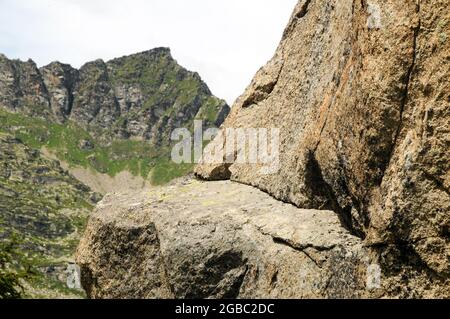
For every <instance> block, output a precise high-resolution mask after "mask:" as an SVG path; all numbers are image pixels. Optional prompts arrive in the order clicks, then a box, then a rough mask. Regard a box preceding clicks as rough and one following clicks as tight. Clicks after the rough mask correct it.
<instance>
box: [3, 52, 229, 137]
mask: <svg viewBox="0 0 450 319" xmlns="http://www.w3.org/2000/svg"><path fill="white" fill-rule="evenodd" d="M0 69H1V71H2V72H1V75H0V84H1V85H0V107H3V108H6V109H7V110H10V111H20V112H22V111H23V112H24V113H25V114H40V115H41V116H45V117H47V118H49V119H51V120H56V121H57V122H60V123H64V122H66V121H68V120H70V121H73V122H75V123H76V124H77V125H80V126H81V127H83V128H85V129H86V130H88V131H89V132H90V133H92V134H93V135H95V136H96V137H98V138H99V139H101V140H103V141H104V142H105V143H109V142H111V141H112V140H113V139H115V138H125V139H127V138H130V137H134V138H138V139H145V140H150V141H151V142H152V143H153V144H154V145H167V144H168V143H169V137H170V133H171V131H172V130H173V129H174V128H176V127H181V126H190V123H191V122H192V120H193V119H194V118H199V119H204V120H205V121H206V122H207V125H212V126H219V125H220V124H222V122H223V120H224V119H225V117H226V115H228V112H229V107H228V105H227V104H226V103H225V102H224V101H223V100H220V99H217V98H216V97H214V96H212V94H211V91H210V90H209V88H208V86H207V85H206V84H205V83H204V82H203V81H202V79H201V78H200V76H199V75H198V73H195V72H190V71H188V70H186V69H184V68H183V67H182V66H180V65H179V64H178V63H177V62H176V61H175V60H174V59H173V57H172V55H171V52H170V49H169V48H156V49H152V50H149V51H145V52H141V53H136V54H133V55H130V56H124V57H121V58H117V59H113V60H111V61H108V62H104V61H103V60H101V59H98V60H95V61H92V62H88V63H86V64H84V65H83V66H82V67H81V68H80V69H79V70H77V69H74V68H72V67H71V66H70V65H67V64H63V63H60V62H53V63H50V64H49V65H47V66H44V67H42V68H41V69H40V70H39V69H38V68H37V67H36V65H35V63H34V62H32V61H29V62H21V61H11V60H8V59H7V58H6V57H5V56H2V57H1V58H0Z"/></svg>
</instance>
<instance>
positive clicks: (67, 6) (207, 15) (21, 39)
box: [0, 0, 297, 103]
mask: <svg viewBox="0 0 450 319" xmlns="http://www.w3.org/2000/svg"><path fill="white" fill-rule="evenodd" d="M296 3H297V0H121V1H119V0H0V53H4V54H6V55H7V56H8V57H9V58H19V59H22V60H27V59H28V58H32V59H33V60H34V61H35V62H36V63H37V64H38V65H39V66H43V65H46V64H48V63H50V62H52V61H55V60H58V61H61V62H64V63H69V64H71V65H73V66H74V67H80V66H81V65H82V64H84V63H85V62H87V61H91V60H95V59H97V58H102V59H104V60H109V59H111V58H114V57H120V56H123V55H127V54H131V53H136V52H140V51H145V50H149V49H152V48H154V47H160V46H166V47H170V48H171V49H172V54H173V56H174V58H175V59H176V60H178V62H179V63H180V64H181V65H183V66H185V67H186V68H188V69H190V70H193V71H197V72H199V73H200V75H201V76H202V78H203V79H204V80H205V81H206V83H207V84H208V85H209V87H210V88H211V90H212V91H213V93H214V94H215V95H217V96H218V97H221V98H224V99H226V100H227V101H228V102H229V103H232V102H233V101H234V99H235V98H237V97H238V96H239V95H240V94H241V93H242V92H243V91H244V89H245V87H246V86H247V85H248V84H249V83H250V81H251V79H252V77H253V75H254V74H255V72H256V71H257V70H258V69H259V68H260V67H261V66H262V65H264V64H265V63H266V62H267V61H268V60H269V59H270V58H271V57H272V55H273V53H274V52H275V49H276V47H277V45H278V43H279V41H280V38H281V35H282V32H283V30H284V28H285V26H286V24H287V22H288V20H289V16H290V14H291V12H292V10H293V8H294V6H295V4H296Z"/></svg>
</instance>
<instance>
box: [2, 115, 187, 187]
mask: <svg viewBox="0 0 450 319" xmlns="http://www.w3.org/2000/svg"><path fill="white" fill-rule="evenodd" d="M0 132H3V133H8V134H11V135H13V136H15V137H17V138H19V139H20V140H22V141H23V142H24V143H25V144H26V145H28V146H30V147H32V148H35V149H41V148H42V147H45V148H47V149H48V150H49V151H51V152H52V153H54V154H55V155H56V156H57V157H58V159H60V160H63V161H65V162H67V163H68V164H69V165H72V166H80V167H83V168H92V169H94V170H95V171H98V172H100V173H105V174H108V175H110V176H115V175H116V174H118V173H119V172H121V171H124V170H128V171H130V172H131V173H132V174H133V175H135V176H137V175H139V176H142V177H143V178H148V179H150V181H151V182H152V184H155V185H161V184H164V183H167V182H169V181H170V180H172V179H174V178H177V177H180V176H184V175H186V174H187V173H188V172H190V171H191V170H192V166H193V165H191V164H185V165H177V164H174V163H172V162H171V161H170V148H169V147H165V148H164V147H160V148H158V149H157V150H155V147H154V146H152V145H150V143H148V142H147V141H134V140H115V141H113V142H111V143H110V145H108V146H103V145H102V144H101V143H100V142H99V141H97V140H96V139H95V138H94V137H92V135H91V134H89V133H88V132H87V131H86V130H84V129H83V128H81V127H79V126H77V125H76V124H75V123H73V122H67V123H65V124H58V123H52V122H48V121H47V120H44V119H39V118H31V117H28V116H25V115H22V114H19V113H9V112H7V111H4V110H1V109H0ZM86 145H88V146H86Z"/></svg>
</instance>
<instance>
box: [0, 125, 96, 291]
mask: <svg viewBox="0 0 450 319" xmlns="http://www.w3.org/2000/svg"><path fill="white" fill-rule="evenodd" d="M97 198H98V196H97V195H96V194H94V193H92V192H91V190H90V189H89V188H88V187H87V186H85V185H83V184H82V183H80V182H79V181H77V180H76V179H74V178H73V177H72V176H70V175H69V174H68V173H67V172H66V171H65V170H63V169H62V168H61V166H60V165H59V163H58V162H57V161H51V160H48V159H45V158H43V157H42V156H41V154H40V152H39V151H36V150H33V149H31V148H29V147H27V146H26V145H24V144H23V143H22V141H20V140H18V139H16V138H14V137H12V136H10V135H7V134H2V133H0V238H1V239H2V241H3V240H6V239H7V238H11V237H12V236H13V235H14V236H18V238H19V242H20V252H21V256H20V257H19V258H17V260H15V262H16V263H17V264H18V265H20V264H22V263H26V264H30V265H31V266H32V267H33V268H34V269H35V270H38V272H37V275H36V276H33V277H32V278H31V280H30V281H29V282H28V284H27V285H26V286H27V288H28V289H27V290H26V294H27V295H29V296H32V297H38V296H51V295H55V294H56V296H61V295H62V296H64V295H69V296H70V295H73V294H79V292H76V291H70V290H68V289H66V288H64V286H63V284H62V283H60V281H59V280H63V279H65V276H64V270H65V268H66V264H67V262H68V261H71V260H72V254H73V252H74V249H75V247H76V245H77V244H78V240H79V237H80V235H81V233H82V231H83V230H84V225H85V222H86V219H87V217H88V215H89V212H90V211H91V210H92V207H93V204H95V201H96V200H97ZM49 291H51V293H50V294H49Z"/></svg>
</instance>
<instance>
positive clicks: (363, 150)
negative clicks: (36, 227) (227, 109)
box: [78, 0, 450, 298]
mask: <svg viewBox="0 0 450 319" xmlns="http://www.w3.org/2000/svg"><path fill="white" fill-rule="evenodd" d="M449 12H450V10H449V3H448V1H445V0H442V1H440V0H436V1H420V0H418V1H406V0H404V1H397V0H396V1H377V0H370V1H352V0H339V1H337V0H336V1H322V0H301V1H299V3H298V4H297V6H296V8H295V10H294V13H293V15H292V18H291V20H290V22H289V24H288V26H287V28H286V30H285V32H284V35H283V38H282V40H281V43H280V46H279V47H278V49H277V51H276V53H275V56H274V58H273V59H272V60H271V61H270V62H269V63H268V64H267V65H266V66H264V67H263V68H262V69H261V70H260V71H259V72H258V73H257V75H256V76H255V78H254V80H253V81H252V83H251V85H250V86H249V87H248V88H247V90H246V91H245V93H244V94H243V95H242V96H241V97H240V98H239V99H238V100H237V102H236V103H235V105H234V107H233V108H232V111H231V114H230V115H229V117H228V118H227V119H226V121H225V123H224V125H223V130H226V129H227V128H280V145H279V150H280V170H279V171H278V172H277V173H275V174H263V173H261V170H260V169H261V165H255V164H243V163H231V162H232V159H235V157H236V155H237V153H239V152H236V153H229V154H225V157H224V158H225V159H226V161H224V163H220V164H211V163H208V162H207V159H208V157H210V156H212V155H213V154H205V161H204V163H203V164H202V165H199V166H198V167H197V168H196V174H197V176H198V177H200V178H203V179H206V180H218V179H231V180H232V181H235V182H239V183H243V184H248V185H252V186H254V187H256V188H259V189H260V190H262V191H264V192H266V193H268V194H270V195H272V196H273V197H274V198H276V199H278V200H281V201H283V202H287V203H291V204H294V205H295V206H297V207H299V208H302V209H319V210H323V209H326V210H330V211H333V212H329V214H336V216H338V217H339V218H340V221H341V225H342V226H340V225H337V224H334V226H333V227H334V231H337V232H338V234H337V235H336V237H333V238H329V237H327V234H329V232H331V231H332V230H330V229H329V226H326V225H327V223H329V218H331V217H328V216H327V215H326V214H325V216H324V214H322V213H320V214H318V215H316V217H315V218H317V219H318V220H319V222H314V223H313V222H308V221H307V220H305V219H307V218H303V217H301V216H304V215H305V211H303V210H301V209H298V210H297V211H295V210H294V209H293V208H292V207H291V206H289V208H288V207H286V206H283V205H281V206H280V204H279V203H277V202H275V203H270V202H267V205H268V207H271V208H270V209H269V212H266V213H263V215H264V214H267V216H265V217H264V223H263V225H264V226H263V227H259V226H258V225H259V222H258V218H256V219H255V218H254V216H253V214H254V213H253V212H254V211H255V210H262V211H264V209H262V208H260V206H259V199H258V198H259V197H258V196H259V195H258V196H254V195H252V193H251V192H252V191H253V190H252V188H250V187H249V188H242V187H241V186H240V185H237V184H234V183H227V184H216V182H210V183H209V184H207V185H208V186H206V187H207V189H208V190H209V191H210V192H213V193H214V195H211V196H210V195H205V196H206V197H207V198H206V199H205V201H206V202H202V200H201V199H199V201H200V204H198V203H193V204H192V203H191V201H186V203H180V202H178V201H177V200H175V196H176V195H175V193H174V191H173V190H172V189H162V190H160V191H161V193H162V194H164V195H162V196H161V197H160V198H156V199H155V198H153V197H152V196H148V194H147V196H145V195H144V199H141V198H139V199H136V201H132V200H130V199H127V200H128V201H131V202H133V204H130V203H128V204H125V208H123V206H122V203H124V199H123V198H121V197H119V198H117V199H115V200H114V199H108V200H107V201H105V202H104V203H103V204H101V205H100V207H99V208H98V210H97V212H95V213H94V214H93V217H92V219H91V221H90V223H89V226H88V230H87V233H86V235H85V237H84V239H83V241H82V245H81V246H80V249H79V255H78V261H79V262H80V264H81V266H82V269H83V282H84V286H85V287H86V289H87V291H88V292H89V293H90V296H91V297H111V296H114V297H167V296H174V297H211V296H213V297H214V296H222V297H223V296H232V297H261V296H263V297H270V296H272V297H273V296H275V297H302V296H306V297H311V296H313V297H335V296H339V297H400V298H411V297H419V298H429V297H441V298H448V297H449V296H450V237H449V229H450V193H449V187H450V184H449V183H450V154H449V150H450V147H449V146H450V139H449V136H450V135H449V134H450V131H449V128H450V96H449V92H450V81H449V79H450V55H449V54H450V42H449V40H448V36H449V26H448V23H449V21H450V16H449ZM213 143H215V144H217V145H218V146H219V147H222V146H223V145H222V144H223V143H224V139H223V138H218V139H216V141H215V142H213ZM225 149H226V148H225ZM238 151H239V150H238ZM230 159H231V161H230ZM218 185H220V187H219V186H218ZM224 185H227V186H224ZM202 187H203V186H202ZM238 190H239V191H238ZM235 191H236V192H239V193H240V194H241V196H245V195H244V194H247V195H248V196H249V197H252V196H254V197H253V198H254V202H251V201H239V200H236V198H233V196H228V195H227V194H228V192H232V193H233V192H235ZM199 192H200V193H201V191H200V190H199ZM195 194H196V191H193V195H192V197H193V198H196V197H195ZM210 197H211V198H210ZM191 205H193V206H191ZM198 205H200V206H201V207H202V208H201V209H200V211H201V212H205V214H206V216H205V215H203V214H198V215H196V214H194V213H192V214H189V212H190V211H191V210H195V209H196V208H197V206H198ZM291 210H292V212H291ZM197 211H198V210H197ZM165 212H170V215H171V216H174V215H175V217H171V218H174V219H177V218H179V219H180V220H179V221H178V222H174V226H169V227H168V230H167V228H165V227H166V226H167V223H166V220H167V218H168V217H165V216H164V214H165ZM283 213H286V216H292V217H290V218H287V219H286V220H284V221H283V222H281V224H279V223H280V221H279V220H278V218H277V216H279V215H280V214H281V215H283ZM128 214H129V215H128ZM185 214H188V215H189V216H187V221H186V220H184V219H183V217H182V216H185ZM215 214H217V216H216V215H215ZM230 215H233V216H238V217H236V218H237V219H235V218H234V217H233V218H231V217H230ZM306 215H307V214H306ZM176 216H178V217H176ZM270 216H272V219H271V218H270ZM297 218H298V219H297ZM216 219H217V221H216ZM236 220H238V221H237V222H236ZM136 223H137V224H138V225H139V227H138V226H136ZM324 225H325V226H324ZM333 227H332V228H333ZM342 227H343V228H345V229H343V228H342ZM287 228H289V229H287ZM105 229H108V231H105ZM204 229H205V230H204ZM206 229H210V233H208V235H206V234H205V236H200V235H199V236H197V235H198V233H197V232H200V233H201V234H202V233H203V230H204V231H205V233H206ZM218 229H225V230H226V231H222V230H219V234H218V235H217V236H218V238H215V237H214V236H216V232H217V231H218ZM229 229H231V230H229ZM236 229H237V230H236ZM267 229H269V231H267ZM116 231H117V233H116ZM276 231H280V232H281V234H274V233H276ZM223 232H225V235H224V233H223ZM111 233H114V234H116V235H109V234H111ZM310 233H313V234H315V236H317V237H319V238H328V239H329V240H330V241H331V244H330V246H327V247H334V248H335V249H336V250H335V251H334V253H336V254H337V256H338V257H337V258H331V257H330V256H327V253H326V251H327V249H325V248H324V247H323V246H320V245H315V244H314V243H313V240H312V239H310V237H309V235H308V234H310ZM119 234H120V235H119ZM180 234H183V236H181V235H180ZM209 234H210V235H209ZM267 235H268V236H269V238H268V239H269V241H268V242H267V243H266V244H261V241H260V240H262V239H260V237H261V236H267ZM211 236H212V237H213V238H215V239H214V240H211V238H210V237H211ZM302 236H305V237H306V238H309V239H308V240H304V238H305V237H302ZM349 236H352V237H349ZM229 237H230V238H237V240H236V242H233V241H232V242H228V241H226V240H223V238H229ZM239 238H245V239H244V240H238V239H239ZM270 238H272V241H271V242H270ZM191 241H192V242H193V243H195V244H192V245H191ZM269 242H270V243H269ZM186 243H188V244H186ZM355 243H356V244H355ZM253 244H254V245H255V246H256V247H263V248H262V250H263V251H264V250H266V251H272V250H275V251H278V252H280V251H282V250H285V249H288V251H287V252H286V254H284V253H281V255H280V256H281V257H280V258H275V259H272V258H271V257H270V256H265V255H264V254H263V253H261V252H260V251H259V250H258V249H256V248H255V249H250V248H249V246H251V245H253ZM196 245H198V246H196ZM362 246H364V248H362ZM127 247H134V248H136V249H137V250H138V251H142V250H145V251H146V252H148V254H146V255H145V256H146V257H145V258H144V259H145V261H147V262H148V264H146V265H144V264H143V263H141V265H142V267H143V268H142V269H140V271H139V272H130V271H127V268H126V267H122V266H123V265H125V261H126V260H129V259H128V258H131V259H132V258H136V257H135V255H134V251H135V250H134V249H131V250H127ZM193 247H196V248H195V252H198V254H197V253H196V254H195V255H194V257H192V256H191V253H192V249H193ZM305 247H306V248H312V252H311V254H310V257H311V259H312V260H314V261H315V262H316V265H317V268H314V267H313V268H308V266H307V265H308V262H307V261H306V260H304V255H303V254H300V256H297V255H295V254H294V252H295V251H299V250H300V251H303V253H304V249H305ZM349 247H353V248H354V249H353V248H349ZM355 247H359V248H355ZM348 249H350V250H351V251H350V252H349V251H348ZM324 251H325V252H324ZM173 252H176V254H174V253H173ZM230 252H231V253H230ZM307 253H308V252H307ZM261 254H263V255H261ZM317 254H319V255H320V257H319V260H321V258H324V259H325V260H327V261H328V262H329V263H331V265H333V267H338V268H339V269H340V271H339V272H336V271H333V270H331V269H333V268H330V266H329V265H330V264H328V266H324V267H322V265H321V264H320V263H319V262H317V259H316V258H315V257H314V256H315V255H317ZM175 255H176V256H175ZM104 256H109V257H108V258H109V259H108V258H103V257H104ZM221 256H225V257H224V258H221ZM233 256H234V257H233ZM236 256H238V257H236ZM349 256H351V257H352V258H353V259H354V262H351V263H349V262H346V261H345V258H348V257H349ZM191 257H192V258H191ZM158 260H163V261H164V262H162V261H161V262H159V261H158ZM142 261H143V260H142ZM232 261H233V263H232ZM234 261H235V263H234ZM286 263H287V264H289V265H291V266H292V267H294V268H295V270H293V273H292V274H291V276H287V277H284V274H286V268H285V267H286ZM371 265H372V266H373V267H375V268H376V267H379V269H380V276H379V277H380V278H379V280H380V282H379V283H378V285H375V286H374V287H373V286H370V285H368V284H367V281H366V279H367V278H371V277H370V269H372V270H373V269H374V268H373V267H371ZM305 267H306V268H308V269H307V270H305ZM118 269H121V271H120V272H119V271H116V270H118ZM270 269H272V272H271V271H270ZM294 273H295V274H296V275H298V276H300V277H301V278H303V279H304V281H303V283H305V285H306V286H301V285H297V284H296V280H297V279H298V278H293V277H294V276H295V275H294ZM145 274H152V276H154V277H152V278H158V279H157V280H156V279H155V280H154V279H151V280H150V279H149V280H147V279H146V278H147V277H145ZM268 274H271V275H268ZM277 274H281V277H282V278H283V280H278V277H277ZM259 275H261V276H262V277H259ZM211 278H213V279H214V280H212V279H211ZM311 278H312V279H311ZM271 279H273V280H271ZM141 282H144V284H143V285H141V284H140V283H141ZM157 283H160V284H157ZM112 284H113V287H114V289H113V290H111V287H112V286H111V285H112ZM146 284H149V285H148V286H147V285H146ZM194 286H197V287H202V289H203V288H204V289H203V290H201V291H200V292H197V291H196V292H192V291H191V289H192V287H194ZM249 287H257V288H255V289H254V290H252V289H249ZM311 287H315V288H317V289H316V290H314V289H312V288H311ZM336 287H338V288H336ZM336 289H338V291H339V293H336ZM312 290H314V292H315V293H310V292H311V291H312ZM113 291H114V293H113ZM230 291H232V293H231V295H227V293H228V292H230Z"/></svg>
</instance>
